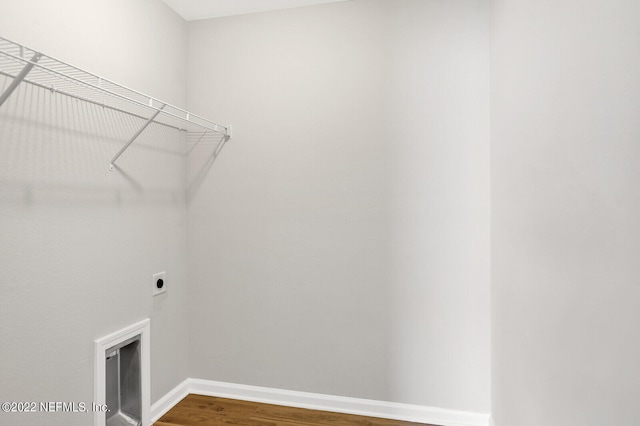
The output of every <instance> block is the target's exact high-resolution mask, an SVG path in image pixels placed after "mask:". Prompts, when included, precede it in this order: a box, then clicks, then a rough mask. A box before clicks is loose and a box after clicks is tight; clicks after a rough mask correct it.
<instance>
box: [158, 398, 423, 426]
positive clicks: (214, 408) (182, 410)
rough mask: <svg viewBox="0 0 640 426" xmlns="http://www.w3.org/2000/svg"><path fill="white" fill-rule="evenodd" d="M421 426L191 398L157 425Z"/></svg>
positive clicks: (372, 418)
mask: <svg viewBox="0 0 640 426" xmlns="http://www.w3.org/2000/svg"><path fill="white" fill-rule="evenodd" d="M218 425H241V426H320V425H331V426H348V425H356V426H409V425H411V426H418V425H420V424H419V423H411V422H403V421H398V420H387V419H378V418H374V417H363V416H354V415H352V414H339V413H330V412H327V411H316V410H306V409H302V408H291V407H282V406H279V405H270V404H259V403H256V402H248V401H239V400H235V399H225V398H217V397H212V396H201V395H188V396H187V397H186V398H185V399H183V400H182V401H180V402H179V403H178V404H177V405H176V406H175V407H173V408H172V409H171V410H169V411H168V412H167V413H166V414H165V415H164V416H162V417H161V418H160V420H158V421H157V422H156V423H154V426H218Z"/></svg>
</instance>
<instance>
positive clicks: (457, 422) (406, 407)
mask: <svg viewBox="0 0 640 426" xmlns="http://www.w3.org/2000/svg"><path fill="white" fill-rule="evenodd" d="M190 393H193V394H197V395H207V396H218V397H221V398H231V399H241V400H244V401H253V402H262V403H266V404H275V405H284V406H287V407H298V408H308V409H312V410H324V411H332V412H336V413H346V414H357V415H361V416H370V417H381V418H386V419H393V420H405V421H410V422H417V423H428V424H432V425H439V426H489V424H490V423H489V422H490V416H489V414H485V413H474V412H467V411H458V410H448V409H444V408H437V407H427V406H422V405H411V404H401V403H397V402H387V401H377V400H371V399H362V398H351V397H345V396H335V395H325V394H318V393H310V392H300V391H290V390H283V389H275V388H267V387H261V386H250V385H240V384H235V383H226V382H217V381H213V380H201V379H186V380H185V381H184V382H182V383H180V384H179V385H178V386H176V388H174V389H173V390H171V391H170V392H169V393H168V394H167V395H165V396H164V397H162V398H161V399H160V400H158V402H156V403H155V404H153V406H152V407H151V420H152V424H153V422H155V421H157V420H158V419H159V418H160V417H162V416H163V415H164V414H165V413H166V412H167V411H169V410H170V409H171V407H173V406H174V405H176V404H177V403H178V402H180V400H182V399H183V398H184V397H185V396H187V395H188V394H190Z"/></svg>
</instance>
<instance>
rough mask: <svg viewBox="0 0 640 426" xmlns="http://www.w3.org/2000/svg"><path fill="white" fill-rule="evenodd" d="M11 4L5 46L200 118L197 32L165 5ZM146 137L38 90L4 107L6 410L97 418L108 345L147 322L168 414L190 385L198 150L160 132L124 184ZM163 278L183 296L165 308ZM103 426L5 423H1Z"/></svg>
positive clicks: (27, 418)
mask: <svg viewBox="0 0 640 426" xmlns="http://www.w3.org/2000/svg"><path fill="white" fill-rule="evenodd" d="M5 3H6V4H3V7H2V13H1V14H0V28H1V29H2V34H1V35H2V36H4V37H6V38H9V39H13V40H15V41H17V42H21V43H24V44H27V45H28V46H30V47H33V48H35V49H38V50H41V51H43V52H44V53H46V54H50V55H52V56H56V57H58V58H60V59H62V60H65V61H67V62H70V63H72V64H76V65H78V66H82V67H85V68H87V69H89V70H91V71H93V72H96V73H99V74H102V75H104V76H105V77H108V78H111V79H113V80H115V81H118V82H122V83H124V84H126V85H129V86H131V87H134V88H136V89H138V90H141V91H144V92H148V93H150V94H153V95H155V96H158V97H160V98H163V99H166V100H168V101H172V102H176V103H179V104H184V101H185V85H184V74H185V69H186V55H185V49H184V47H185V45H186V35H187V34H186V28H185V24H184V22H183V21H182V20H181V19H180V18H179V17H177V16H176V15H175V14H173V12H171V10H170V9H168V8H167V7H166V6H165V5H164V4H163V3H161V2H159V1H155V0H143V1H134V2H132V1H128V0H116V1H114V0H108V1H96V0H92V1H76V0H63V1H60V2H48V1H36V0H26V1H21V2H5ZM178 77H179V78H178ZM7 84H8V81H7V80H6V79H4V78H0V91H2V90H3V89H4V87H6V85H7ZM140 124H141V121H140V120H138V119H131V118H124V119H123V118H122V117H120V116H118V115H117V114H116V113H110V112H108V110H103V109H102V108H101V107H93V106H89V105H87V104H83V103H80V102H76V101H72V100H69V99H66V98H64V97H62V96H60V95H55V94H52V93H51V92H50V91H48V90H43V89H34V88H33V87H29V86H26V85H21V86H19V88H18V89H17V90H16V92H14V94H13V95H12V97H11V98H10V99H9V100H8V101H7V103H5V104H4V105H3V106H2V107H0V241H1V243H0V271H2V273H1V274H0V290H1V291H2V297H0V359H1V360H2V362H1V363H0V364H1V365H0V383H1V386H0V400H1V401H22V402H28V401H34V402H38V403H39V402H50V401H53V402H56V401H60V402H66V403H69V402H75V403H79V402H84V403H86V404H87V406H90V405H89V404H90V403H91V402H92V401H93V376H94V367H93V357H94V353H93V349H94V347H93V341H94V339H97V338H99V337H102V336H104V335H106V334H109V333H111V332H114V331H116V330H119V329H121V328H122V327H124V326H127V325H130V324H132V323H134V322H136V321H139V320H141V319H143V318H147V317H150V318H151V327H152V336H151V338H152V346H151V352H152V365H151V373H152V374H151V375H152V389H151V398H152V402H153V401H154V400H156V399H157V398H159V397H160V396H162V395H164V394H165V393H166V392H168V391H169V390H170V389H171V388H173V387H174V386H176V384H178V383H179V382H180V381H182V380H183V379H184V378H186V375H187V365H188V341H187V337H186V334H185V333H184V330H185V329H186V328H187V326H188V325H187V321H186V318H187V311H186V204H185V196H184V184H185V178H186V161H185V154H186V153H185V146H184V141H183V139H184V137H183V136H179V135H178V134H177V133H175V132H168V131H166V130H160V129H152V128H150V129H149V132H148V133H146V134H145V135H144V136H143V137H142V139H141V140H140V141H138V142H136V144H134V146H132V148H130V150H128V151H127V152H125V154H124V155H123V156H122V157H121V158H120V161H119V163H118V165H119V167H120V168H121V170H120V171H116V172H109V171H108V162H109V160H110V159H111V157H112V156H113V155H114V154H115V153H116V152H117V151H118V150H119V149H120V147H121V146H122V145H123V144H124V142H126V141H127V140H128V139H129V137H130V136H131V135H133V133H135V131H136V130H137V128H138V126H139V125H140ZM162 270H166V271H167V277H168V279H169V282H170V286H171V287H170V289H169V292H168V293H167V294H166V295H165V296H161V297H160V298H155V299H153V300H152V298H151V276H152V274H153V273H154V272H158V271H162ZM92 422H93V414H92V413H64V412H62V413H61V412H58V413H42V412H40V413H8V414H7V413H0V424H11V425H36V424H42V425H61V426H73V425H77V426H86V425H87V424H92Z"/></svg>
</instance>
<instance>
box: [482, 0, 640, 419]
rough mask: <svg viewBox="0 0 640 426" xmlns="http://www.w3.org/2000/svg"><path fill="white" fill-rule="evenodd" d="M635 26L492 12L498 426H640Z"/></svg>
mask: <svg viewBox="0 0 640 426" xmlns="http://www.w3.org/2000/svg"><path fill="white" fill-rule="evenodd" d="M639 18H640V3H638V2H637V1H634V0H617V1H605V0H589V1H577V0H575V1H572V0H568V1H561V2H557V1H556V2H531V1H525V0H495V1H494V2H493V15H492V25H493V51H492V79H491V85H492V90H491V102H492V105H491V115H492V122H491V123H492V124H491V133H492V135H491V152H492V156H491V173H492V176H491V177H492V314H493V320H492V321H493V327H492V335H493V340H492V353H493V369H492V371H493V373H492V383H493V393H492V396H493V398H492V399H493V407H492V412H493V416H494V418H495V424H496V426H513V425H517V426H528V425H532V426H533V425H548V426H555V425H558V426H560V425H582V426H589V425H593V426H595V425H603V424H611V425H613V424H617V425H631V424H639V423H640V408H639V407H640V406H639V405H638V402H637V398H638V391H639V390H640V364H639V363H638V359H640V339H639V338H638V336H640V325H639V324H640V285H639V284H638V278H637V272H638V270H637V269H638V268H637V265H638V257H639V255H640V244H639V241H640V239H639V237H640V225H639V224H638V217H639V216H640V198H639V197H638V194H639V191H640V184H639V182H640V175H639V170H640V169H639V168H638V159H639V158H640V144H639V143H638V141H639V140H640V122H639V121H638V117H639V116H640V98H639V97H638V93H640V79H639V78H638V76H639V75H640V37H639V32H638V20H639Z"/></svg>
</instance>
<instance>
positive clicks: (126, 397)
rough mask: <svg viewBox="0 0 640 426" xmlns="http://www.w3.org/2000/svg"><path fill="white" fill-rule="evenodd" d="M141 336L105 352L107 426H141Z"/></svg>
mask: <svg viewBox="0 0 640 426" xmlns="http://www.w3.org/2000/svg"><path fill="white" fill-rule="evenodd" d="M140 337H141V336H135V337H132V338H131V339H128V340H126V341H124V342H122V343H120V344H118V345H116V346H113V347H111V348H109V349H107V350H106V351H105V355H106V360H105V363H106V371H105V379H106V380H105V381H106V390H105V397H106V399H105V402H106V404H107V407H109V411H108V412H107V413H106V426H140V425H141V424H142V380H141V374H140V373H141V368H140V367H141V356H140V355H141V345H140Z"/></svg>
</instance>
